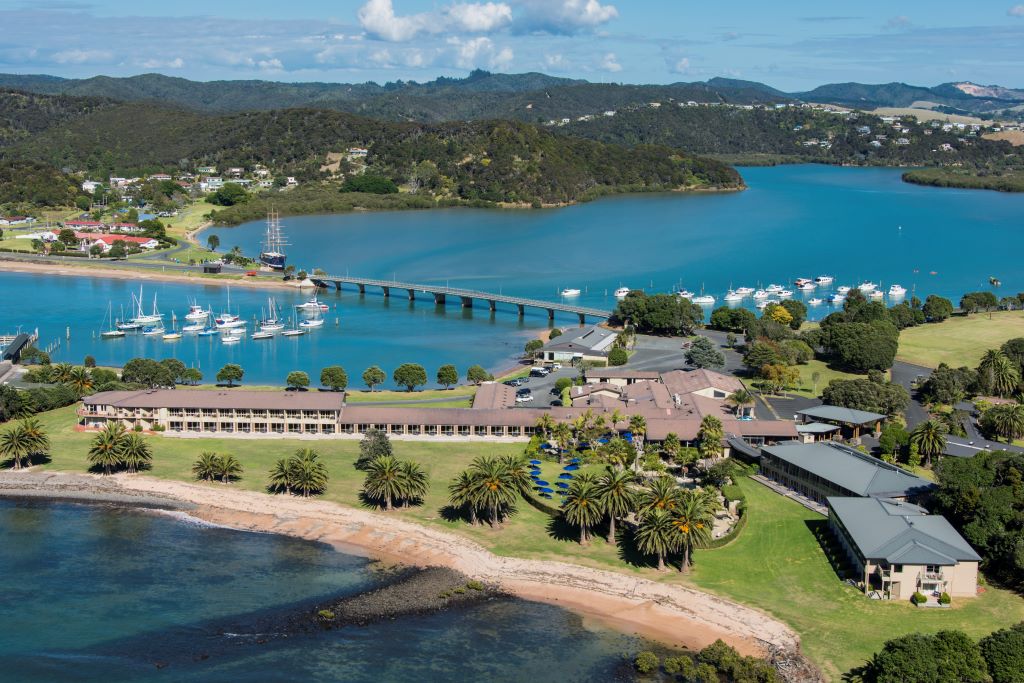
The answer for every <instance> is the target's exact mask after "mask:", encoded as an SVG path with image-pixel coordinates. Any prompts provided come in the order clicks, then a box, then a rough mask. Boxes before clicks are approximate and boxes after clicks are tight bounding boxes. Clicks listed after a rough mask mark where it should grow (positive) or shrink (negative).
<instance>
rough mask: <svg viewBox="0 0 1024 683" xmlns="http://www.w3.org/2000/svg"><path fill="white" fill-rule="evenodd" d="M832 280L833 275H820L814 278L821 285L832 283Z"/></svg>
mask: <svg viewBox="0 0 1024 683" xmlns="http://www.w3.org/2000/svg"><path fill="white" fill-rule="evenodd" d="M832 280H833V278H832V276H831V275H819V276H818V277H816V278H814V281H815V282H816V283H817V284H819V285H830V284H832Z"/></svg>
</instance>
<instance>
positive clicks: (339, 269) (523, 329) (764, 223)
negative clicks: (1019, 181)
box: [0, 165, 1024, 385]
mask: <svg viewBox="0 0 1024 683" xmlns="http://www.w3.org/2000/svg"><path fill="white" fill-rule="evenodd" d="M742 173H743V175H744V177H745V178H746V180H747V183H748V185H749V189H748V190H746V191H744V192H740V193H722V194H699V195H690V194H659V195H633V196H623V197H611V198H607V199H602V200H600V201H596V202H592V203H589V204H583V205H580V206H573V207H568V208H564V209H553V210H544V211H511V210H509V211H498V210H473V209H450V210H437V211H406V212H377V213H364V212H360V213H351V214H343V215H325V216H301V217H291V218H287V219H286V220H285V221H284V223H285V230H286V232H287V234H288V238H289V240H290V242H291V244H292V246H290V247H289V262H290V263H293V264H295V265H296V266H298V267H300V268H306V269H308V270H312V269H313V268H318V267H319V268H323V269H324V270H326V271H328V272H329V273H335V274H344V273H350V274H352V275H364V276H368V277H378V278H395V279H398V280H403V281H411V282H417V283H425V284H431V283H432V284H450V285H452V286H459V287H467V288H473V289H480V290H489V291H499V292H503V293H506V294H517V295H523V296H530V297H536V298H549V299H553V300H557V299H558V298H559V292H560V291H561V290H562V289H563V288H567V287H573V288H578V289H580V290H582V293H581V295H580V296H579V297H578V298H577V300H578V301H579V302H580V303H583V304H588V305H593V306H599V307H605V308H612V307H614V305H615V299H614V296H613V294H612V293H613V292H614V290H615V289H616V288H618V287H619V286H623V285H624V286H628V287H631V288H636V289H639V288H644V289H647V290H648V291H650V292H656V291H668V290H671V289H672V288H673V287H685V288H687V289H689V290H691V291H694V292H699V291H700V290H701V289H704V291H706V292H707V293H710V294H713V295H715V296H716V297H718V298H719V301H720V302H721V297H722V295H723V294H724V293H725V291H726V290H727V289H729V287H730V286H732V287H740V286H750V287H757V286H758V285H767V284H769V283H773V282H776V283H780V284H789V283H791V282H792V281H793V280H794V279H795V278H796V277H812V278H813V277H815V276H817V275H821V274H828V275H832V276H834V277H835V278H836V282H835V285H836V286H838V285H841V284H846V285H855V284H857V283H859V282H861V281H863V280H871V281H873V282H876V283H880V284H881V288H882V289H885V290H887V289H888V287H889V285H890V284H893V283H898V284H901V285H902V286H904V287H905V288H906V289H907V290H908V292H910V293H915V294H917V295H918V296H920V297H921V298H922V299H923V298H924V296H926V295H927V294H930V293H936V294H942V295H944V296H949V297H952V298H954V299H958V298H959V296H960V295H961V294H962V293H963V292H965V291H973V290H978V289H988V288H989V287H990V286H989V284H988V278H989V277H990V276H994V277H997V278H999V279H1000V280H1002V286H1001V287H1000V288H999V289H998V290H997V293H998V294H1000V295H1005V294H1015V293H1016V292H1018V291H1024V269H1022V268H1021V267H1020V265H1019V257H1018V254H1019V252H1020V248H1021V246H1024V195H1011V194H1002V193H996V192H986V191H977V190H955V189H942V188H930V187H920V186H916V185H910V184H906V183H903V182H901V181H900V171H899V170H894V169H859V168H838V167H827V166H810V165H807V166H780V167H775V168H745V169H742ZM263 227H264V226H263V224H262V222H254V223H249V224H246V225H242V226H238V227H235V228H215V229H212V230H211V231H210V232H214V233H216V234H217V235H218V236H219V237H220V240H221V244H222V245H223V247H224V248H225V249H230V248H231V247H232V246H235V245H238V246H240V247H242V248H243V249H244V250H245V251H246V252H247V253H256V252H257V251H258V250H259V243H260V240H261V238H262V233H263ZM137 290H138V283H132V282H130V281H106V280H100V279H94V278H84V277H83V278H70V277H68V278H61V277H44V276H38V275H23V274H12V273H2V272H0V291H2V292H3V293H4V305H3V306H2V307H0V332H7V331H8V330H12V331H13V330H14V329H16V328H17V327H18V326H21V327H23V328H24V329H34V328H39V330H40V333H41V335H42V344H43V345H44V346H45V345H46V344H48V343H55V342H56V340H60V341H61V343H60V347H59V348H58V349H56V351H55V353H54V357H55V358H56V359H58V360H68V361H73V362H81V359H82V357H83V356H84V355H86V354H91V355H93V356H95V357H96V359H97V361H99V362H100V363H105V364H115V365H117V364H121V363H123V362H124V361H125V360H127V359H128V358H131V357H133V356H140V355H145V356H151V357H167V356H175V357H177V358H179V359H181V360H182V361H183V362H185V363H186V364H188V365H192V366H197V367H199V368H200V369H201V370H202V371H203V372H204V373H205V374H206V375H207V377H212V376H213V374H215V373H216V370H217V369H218V368H219V367H221V366H222V365H223V364H224V363H227V362H236V363H239V364H241V365H242V366H243V367H244V368H245V371H246V377H245V381H246V382H250V383H252V382H255V383H282V382H283V380H284V377H285V375H286V374H287V373H288V372H289V371H291V370H305V371H307V372H309V373H310V376H311V377H312V378H313V379H314V381H315V380H316V379H317V378H318V377H319V372H320V369H321V368H322V367H324V366H326V365H330V364H335V363H339V364H341V365H343V366H345V368H346V369H347V370H348V371H349V376H350V380H351V383H352V384H353V385H358V384H359V375H360V374H361V373H362V371H363V370H364V369H365V368H366V367H368V366H370V365H374V364H376V365H380V366H381V367H382V368H384V369H385V371H386V372H387V373H388V374H389V375H390V373H391V371H392V370H393V369H394V368H395V367H397V366H398V365H399V364H401V363H404V362H415V363H420V364H422V365H424V366H425V367H426V368H427V371H428V376H429V377H431V378H432V377H433V375H434V372H435V370H436V368H437V367H438V366H440V365H442V364H444V363H455V364H456V365H457V367H458V368H459V369H460V371H461V372H463V373H464V372H465V370H466V368H468V366H469V365H472V364H475V363H479V364H481V365H484V366H485V367H488V368H490V369H492V370H498V369H502V368H505V367H508V366H509V365H510V362H511V360H512V359H513V357H514V356H515V355H516V354H517V353H518V352H519V351H520V350H521V349H522V347H523V344H524V343H525V341H526V340H527V339H529V338H530V337H531V336H532V335H534V334H536V332H537V331H539V330H541V329H544V328H546V327H547V326H548V321H547V317H546V315H545V314H544V313H543V312H540V311H530V310H529V309H528V312H527V315H526V316H525V317H524V318H523V319H521V320H520V319H519V318H518V317H517V315H516V314H515V312H514V310H512V309H511V307H507V308H506V307H501V306H499V309H498V311H497V312H496V313H495V314H494V315H492V314H490V312H489V311H488V310H487V309H486V308H476V309H472V310H470V309H462V308H460V307H459V305H458V303H457V302H450V303H449V305H448V306H447V307H436V306H435V305H434V303H433V301H432V300H429V299H427V298H426V297H425V298H424V299H420V300H417V301H415V302H409V301H408V300H407V299H406V298H405V293H404V292H396V293H395V294H396V296H394V297H393V298H392V299H390V300H388V299H385V298H383V297H382V296H381V295H380V292H378V291H374V290H372V289H369V290H368V291H367V293H366V295H365V296H360V295H359V294H358V293H357V292H356V291H355V290H354V289H352V290H345V291H344V292H343V293H341V294H337V293H335V292H333V291H331V292H328V293H325V294H323V296H322V298H323V300H324V301H325V302H326V303H328V304H329V305H330V306H331V310H330V311H329V312H328V314H327V315H326V318H327V324H326V325H325V326H324V328H322V329H320V330H317V331H315V332H313V333H312V334H310V335H307V336H305V337H299V338H297V339H288V338H278V339H274V340H268V341H253V340H251V339H248V338H246V339H244V340H243V341H242V342H241V343H240V344H238V345H235V346H225V345H223V344H221V343H220V342H219V340H218V339H216V338H186V339H183V340H181V341H177V342H164V341H163V340H161V339H160V338H143V337H131V338H127V339H123V340H102V339H100V338H98V336H97V332H98V330H99V329H100V327H101V323H102V319H103V316H104V314H105V312H106V307H107V303H108V301H111V302H113V305H114V312H115V315H117V312H118V309H119V307H120V306H121V305H123V304H125V303H127V302H129V300H130V295H131V293H132V292H137ZM154 294H156V295H157V296H158V300H159V302H160V308H161V310H162V311H163V312H164V313H167V314H169V313H170V312H171V311H172V310H174V311H177V313H178V314H179V315H180V314H182V313H184V311H185V308H186V305H187V303H188V300H189V299H190V298H196V299H198V301H199V302H200V303H204V304H208V305H211V306H212V307H213V309H214V311H215V312H220V311H221V310H223V308H224V307H225V306H226V305H227V300H226V299H227V294H228V293H227V290H226V289H225V288H224V287H220V286H212V285H207V286H202V285H185V284H178V283H151V284H147V285H146V288H145V294H144V298H145V299H146V301H147V302H149V301H150V300H151V298H152V296H153V295H154ZM822 295H823V292H822V291H821V290H819V291H817V292H815V293H813V294H812V295H803V294H801V293H798V294H797V297H798V298H800V297H802V298H805V299H806V298H809V296H822ZM267 296H268V293H267V292H266V291H251V290H242V289H241V288H237V287H236V288H234V289H233V290H232V291H231V305H232V308H233V309H237V310H240V311H241V313H242V314H243V316H244V317H246V318H249V319H250V320H251V319H252V318H253V317H254V316H258V314H259V312H260V308H261V307H264V306H266V299H267ZM273 296H274V297H275V299H276V300H277V302H278V304H280V305H281V306H282V307H284V308H285V309H287V310H289V311H291V310H293V309H291V306H293V305H294V304H295V303H298V302H300V301H301V299H302V297H301V296H300V295H299V294H298V293H293V292H278V293H274V294H273ZM751 303H752V302H750V301H749V300H748V301H747V302H746V304H745V305H748V306H749V305H751ZM147 305H148V303H147ZM831 310H833V309H832V308H831V307H829V306H828V305H823V306H818V307H815V308H813V309H812V310H811V314H810V317H811V318H812V319H817V318H821V317H823V316H825V315H827V314H828V313H829V312H830V311H831ZM169 318H170V316H169V315H168V319H169ZM555 324H556V325H558V326H560V327H563V328H565V327H569V326H574V325H577V324H578V322H577V320H576V318H575V316H560V317H559V318H558V319H557V320H556V323H555ZM68 331H70V340H69V339H67V338H66V336H67V334H66V333H67V332H68Z"/></svg>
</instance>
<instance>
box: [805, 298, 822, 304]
mask: <svg viewBox="0 0 1024 683" xmlns="http://www.w3.org/2000/svg"><path fill="white" fill-rule="evenodd" d="M823 303H825V302H824V301H823V300H821V299H819V298H818V297H813V298H811V299H808V300H807V305H808V306H820V305H822V304H823Z"/></svg>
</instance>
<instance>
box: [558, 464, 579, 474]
mask: <svg viewBox="0 0 1024 683" xmlns="http://www.w3.org/2000/svg"><path fill="white" fill-rule="evenodd" d="M579 468H580V466H579V465H566V466H565V467H563V468H562V469H563V470H565V471H566V472H575V471H576V470H578V469H579Z"/></svg>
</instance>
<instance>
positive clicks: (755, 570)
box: [39, 407, 1024, 680]
mask: <svg viewBox="0 0 1024 683" xmlns="http://www.w3.org/2000/svg"><path fill="white" fill-rule="evenodd" d="M74 411H75V409H74V407H69V408H63V409H60V410H56V411H52V412H50V413H45V414H42V415H40V416H39V417H40V420H41V421H42V422H43V424H44V425H45V427H46V429H47V431H48V433H49V434H50V438H51V442H52V447H51V452H52V458H53V459H52V461H51V462H49V463H48V464H45V465H42V466H41V467H42V468H43V469H48V470H63V471H71V472H82V471H85V470H86V469H87V460H86V452H87V450H88V444H89V442H90V441H91V439H92V438H93V435H92V434H88V433H80V432H76V431H74V424H75V422H76V418H75V412H74ZM149 442H150V443H151V444H152V447H153V453H154V460H153V468H152V470H151V471H149V472H148V475H149V476H154V477H158V478H162V479H173V480H185V481H188V480H191V478H192V477H191V467H192V463H193V462H194V461H195V459H196V457H197V456H198V455H199V453H201V452H202V451H206V450H212V451H217V452H221V453H232V454H234V455H235V456H236V457H237V458H238V459H239V460H241V461H242V463H243V466H244V467H245V472H244V474H243V477H242V479H241V481H239V482H237V483H235V484H232V486H236V487H239V488H242V489H247V490H252V491H262V490H263V487H264V486H265V484H266V473H267V472H268V471H269V470H270V467H271V465H272V464H273V462H274V461H275V460H276V459H278V458H281V457H284V456H286V455H289V454H290V453H292V452H293V451H294V450H295V449H296V448H298V447H300V446H312V447H314V448H316V449H317V450H318V451H319V452H320V453H321V455H322V457H323V459H324V461H325V462H326V464H327V466H328V469H329V472H330V482H329V484H328V488H327V491H326V492H325V493H324V495H323V498H324V499H325V500H330V501H334V502H337V503H341V504H344V505H350V506H354V507H360V506H362V503H361V502H360V499H359V491H360V488H361V485H362V480H363V475H362V473H360V472H358V471H357V470H356V469H355V468H354V467H352V463H353V462H354V460H355V457H356V455H357V453H358V450H359V444H358V442H357V441H347V440H344V441H343V440H327V441H292V440H277V439H273V440H272V439H267V440H261V441H259V442H254V441H252V440H245V441H243V440H235V439H175V438H170V437H159V436H156V437H149ZM256 443H258V447H254V444H256ZM393 443H394V449H395V452H396V455H397V456H398V457H400V458H408V459H412V460H415V461H417V462H419V463H420V464H421V465H422V466H423V467H424V469H425V470H426V472H427V474H428V476H429V478H430V484H431V486H430V490H429V492H428V494H427V496H426V500H425V501H424V504H423V505H422V506H418V507H414V508H410V509H408V510H396V511H395V512H393V513H391V514H394V515H396V516H400V517H403V518H406V519H408V520H410V521H414V522H418V523H421V524H427V525H431V526H436V527H439V528H443V529H447V530H448V531H452V532H454V533H458V534H461V535H463V536H466V537H468V538H472V539H473V540H475V541H477V542H479V543H481V544H482V545H483V546H485V547H487V548H488V549H490V550H491V551H492V552H494V553H496V554H498V555H505V556H514V557H523V558H530V559H544V560H561V561H567V562H575V563H578V564H581V565H585V566H592V567H598V568H602V569H611V570H614V571H618V572H621V573H624V574H633V575H642V576H645V577H646V578H650V579H653V580H656V581H663V582H669V583H685V584H690V585H695V586H696V587H698V588H700V589H703V590H708V591H711V592H714V593H718V594H720V595H723V596H726V597H729V598H732V599H734V600H736V601H738V602H742V603H744V604H748V605H752V606H754V607H757V608H760V609H763V610H765V611H766V612H768V613H770V614H772V615H774V616H775V617H777V618H779V619H781V620H783V621H785V622H786V623H788V624H790V625H791V626H792V627H793V628H794V629H796V631H797V632H799V633H800V634H801V637H802V638H803V644H804V650H805V652H806V653H807V654H808V655H809V656H810V657H811V658H812V659H813V660H814V661H815V662H817V663H818V664H819V665H820V666H821V667H822V668H823V669H824V670H825V672H826V674H827V675H828V676H829V678H831V679H833V680H838V679H839V677H840V676H841V674H842V673H844V672H846V671H848V670H849V669H850V668H852V667H854V666H857V665H859V664H861V663H862V662H863V661H864V660H865V659H866V658H867V657H869V656H870V655H871V653H872V652H874V651H876V650H877V649H878V648H879V647H880V646H881V644H882V643H883V642H884V641H885V640H888V639H890V638H893V637H896V636H898V635H901V634H904V633H909V632H912V631H936V630H939V629H942V628H959V629H963V630H964V631H966V632H967V633H969V634H971V635H972V636H974V637H979V636H981V635H984V634H986V633H988V632H990V631H992V630H995V629H997V628H1002V627H1004V626H1008V625H1010V624H1013V623H1016V622H1019V621H1022V620H1024V599H1022V598H1021V597H1020V596H1017V595H1014V594H1012V593H1009V592H1007V591H1003V590H999V589H992V588H989V589H988V590H987V591H986V592H985V593H984V594H983V595H981V596H979V597H978V598H975V599H972V600H967V599H960V600H957V601H955V603H954V608H953V609H951V610H924V609H917V608H914V607H912V606H910V605H909V604H902V603H883V602H877V601H871V600H868V599H867V598H866V597H864V596H863V595H862V594H861V593H859V592H858V591H856V590H855V589H853V588H851V587H848V586H845V585H844V584H843V583H842V582H841V581H840V580H839V578H838V577H837V576H836V574H835V573H834V572H833V570H832V568H831V566H830V564H829V562H828V560H827V558H826V557H825V554H824V552H823V551H822V549H821V547H820V546H819V545H818V542H817V540H816V538H815V536H814V533H813V532H812V528H813V526H814V525H815V524H817V525H820V524H823V523H824V518H822V517H821V516H820V515H817V514H815V513H813V512H810V511H809V510H806V509H805V508H803V507H801V506H800V505H798V504H796V503H794V502H793V501H790V500H788V499H785V498H782V497H781V496H778V495H777V494H775V493H773V492H771V491H769V490H768V489H766V488H764V487H762V486H760V485H758V484H757V483H755V482H753V481H750V480H743V481H741V482H739V486H740V487H741V488H742V490H743V492H744V494H745V495H746V497H747V501H748V508H747V514H748V515H749V521H748V524H747V527H746V529H744V530H743V532H742V533H741V534H740V535H739V537H738V538H737V539H736V540H735V541H733V542H732V543H730V544H728V545H726V546H724V547H722V548H718V549H715V550H702V551H697V553H696V554H695V562H696V564H695V567H694V571H693V572H692V573H691V574H690V575H682V574H679V573H678V572H669V573H667V574H659V573H658V572H656V571H655V570H653V569H652V568H651V566H650V565H649V564H647V560H645V559H644V558H637V557H635V556H634V555H632V554H631V551H630V550H629V549H628V548H624V547H621V546H620V547H615V546H612V545H610V544H608V543H606V542H604V541H603V540H602V539H601V538H595V540H594V542H593V543H592V544H591V545H590V546H589V547H581V546H580V545H579V544H578V543H576V542H575V539H576V538H577V534H578V532H577V531H576V530H575V529H571V528H569V529H566V528H564V527H562V526H561V524H560V522H559V521H557V520H552V518H551V517H550V516H548V515H546V514H544V513H543V512H541V511H539V510H536V509H534V508H533V507H531V506H530V505H529V504H527V503H526V502H525V501H524V502H522V503H520V504H519V506H518V511H517V512H516V514H515V515H514V516H512V517H511V518H510V519H509V520H508V521H507V522H506V523H505V524H504V525H503V526H502V527H501V528H499V529H491V528H490V527H487V526H483V525H481V526H478V527H471V526H469V525H468V524H466V523H464V522H461V521H449V520H447V519H445V516H444V515H443V514H442V510H443V509H444V507H445V505H446V502H447V484H448V483H449V482H450V481H451V480H452V479H453V478H454V477H455V476H456V475H457V474H458V472H459V471H461V470H462V469H464V468H465V467H466V466H467V465H468V464H469V463H470V462H471V461H472V459H473V458H475V457H478V456H480V455H502V454H505V453H521V452H522V445H521V444H500V443H499V444H490V443H488V444H467V443H459V442H454V441H453V442H450V443H424V442H403V441H395V442H393ZM541 469H542V471H543V473H544V475H545V477H544V478H545V480H546V481H549V482H551V483H554V482H555V481H558V478H557V475H558V473H559V472H560V471H561V470H560V467H559V466H558V465H557V464H556V463H548V462H545V463H544V465H543V466H542V468H541ZM204 485H206V486H210V487H213V488H217V487H221V486H223V485H222V484H204ZM552 488H554V487H552ZM548 502H556V501H548ZM598 533H602V530H598Z"/></svg>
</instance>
